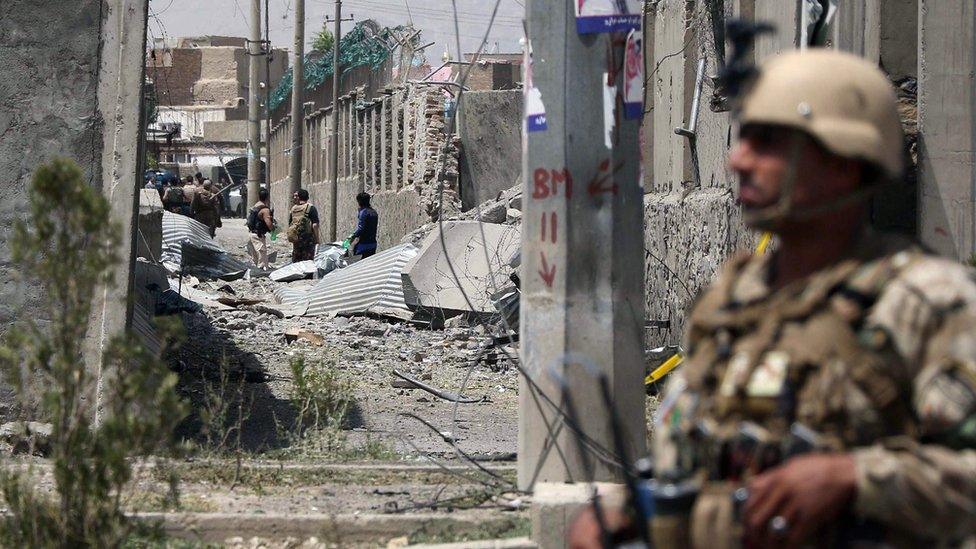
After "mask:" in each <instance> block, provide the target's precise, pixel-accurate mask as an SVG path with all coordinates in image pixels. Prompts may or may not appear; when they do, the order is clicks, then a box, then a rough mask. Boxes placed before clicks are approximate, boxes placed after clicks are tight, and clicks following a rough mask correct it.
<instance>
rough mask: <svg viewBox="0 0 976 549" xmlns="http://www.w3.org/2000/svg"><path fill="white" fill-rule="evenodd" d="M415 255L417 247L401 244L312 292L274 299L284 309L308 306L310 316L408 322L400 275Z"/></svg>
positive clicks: (287, 292) (285, 291) (283, 291)
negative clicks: (369, 317) (368, 314)
mask: <svg viewBox="0 0 976 549" xmlns="http://www.w3.org/2000/svg"><path fill="white" fill-rule="evenodd" d="M416 255H417V248H416V247H414V246H412V245H410V244H401V245H399V246H395V247H393V248H390V249H388V250H383V251H382V252H380V253H378V254H376V255H374V256H373V257H370V258H368V259H364V260H362V261H358V262H356V263H353V264H352V265H350V266H348V267H346V268H344V269H339V270H336V271H332V272H331V273H329V274H327V275H325V276H324V277H322V279H321V280H319V282H318V284H316V285H315V286H314V287H313V288H312V289H311V290H309V291H301V290H293V289H291V288H287V287H282V288H279V289H278V290H276V291H275V297H276V298H277V299H278V301H279V302H280V303H282V304H284V305H288V306H303V305H304V306H306V307H307V312H306V313H305V314H306V315H308V316H316V315H330V316H334V315H339V314H355V313H366V312H371V313H376V314H384V315H391V316H395V317H397V318H404V317H407V318H409V316H410V310H409V309H408V308H407V304H406V302H405V301H404V297H403V283H402V281H401V273H402V272H403V268H404V266H405V265H406V264H407V262H408V261H410V260H411V259H412V258H413V257H414V256H416Z"/></svg>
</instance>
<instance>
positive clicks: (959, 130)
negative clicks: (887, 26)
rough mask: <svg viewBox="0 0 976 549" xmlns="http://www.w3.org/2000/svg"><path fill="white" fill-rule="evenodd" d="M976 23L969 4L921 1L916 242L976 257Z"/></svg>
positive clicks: (960, 0) (964, 0)
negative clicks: (917, 238) (975, 191)
mask: <svg viewBox="0 0 976 549" xmlns="http://www.w3.org/2000/svg"><path fill="white" fill-rule="evenodd" d="M974 33H976V19H974V6H973V2H972V1H971V0H919V52H918V55H919V75H918V76H919V95H918V104H919V132H920V135H919V147H918V150H919V180H920V193H921V197H920V204H919V208H920V216H919V217H920V219H919V222H920V236H921V238H922V241H923V242H924V243H925V244H928V245H929V246H931V247H932V248H934V249H935V250H937V251H938V252H940V253H942V254H945V255H948V256H952V257H956V258H959V259H963V260H968V259H969V258H970V257H971V256H972V255H973V254H974V253H976V213H974V210H976V201H974V200H976V196H974V186H976V172H974V162H976V122H974V119H973V117H974V115H976V82H974V81H973V79H974V75H973V67H974V64H976V42H974Z"/></svg>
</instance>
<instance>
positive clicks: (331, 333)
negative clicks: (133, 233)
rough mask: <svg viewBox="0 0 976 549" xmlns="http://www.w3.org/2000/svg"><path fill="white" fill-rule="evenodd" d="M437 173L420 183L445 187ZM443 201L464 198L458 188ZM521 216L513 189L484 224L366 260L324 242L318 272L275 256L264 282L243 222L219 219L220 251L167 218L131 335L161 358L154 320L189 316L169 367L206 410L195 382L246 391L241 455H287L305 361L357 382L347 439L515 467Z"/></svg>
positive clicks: (469, 222) (315, 265) (147, 265)
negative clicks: (296, 368) (227, 383)
mask: <svg viewBox="0 0 976 549" xmlns="http://www.w3.org/2000/svg"><path fill="white" fill-rule="evenodd" d="M441 123H443V122H441ZM435 126H436V124H435ZM430 131H431V132H433V133H438V132H441V129H440V128H436V127H434V128H431V129H430ZM425 146H431V147H436V146H443V141H441V142H440V143H439V144H438V143H433V142H431V143H427V144H426V145H425ZM451 166H452V164H451V162H447V163H446V164H444V167H446V169H447V170H448V171H450V170H451V169H455V170H456V166H455V167H454V168H451ZM431 169H433V170H434V171H433V172H429V173H425V177H426V176H430V177H436V178H443V177H444V176H445V173H444V172H441V171H440V170H441V167H432V168H431ZM447 175H448V176H449V175H450V174H449V173H447ZM454 181H455V183H454V185H456V177H455V180H454ZM430 187H436V186H435V185H432V186H430ZM446 198H447V199H448V201H450V202H452V203H454V202H457V195H456V193H455V192H454V191H453V190H451V191H450V192H449V193H446ZM519 208H521V193H520V189H519V188H513V189H510V190H508V191H505V192H503V193H501V194H500V195H499V196H498V197H497V198H496V200H493V201H489V202H488V203H486V204H484V205H483V206H482V207H481V209H480V210H481V211H480V212H479V213H477V214H476V213H475V212H464V213H461V212H459V210H457V209H454V210H450V211H451V213H450V214H449V217H450V219H446V220H444V221H443V222H442V223H431V224H428V225H427V226H425V227H421V228H419V229H418V231H417V232H415V233H414V234H415V238H414V239H413V241H412V242H410V241H408V242H405V243H403V244H400V245H398V246H395V247H393V248H390V249H386V250H381V251H380V252H379V253H378V254H376V255H374V256H372V257H370V258H367V259H358V258H348V257H346V255H345V249H344V248H343V247H342V246H341V245H339V244H324V245H320V246H319V250H318V253H317V254H316V256H315V258H314V260H312V261H303V262H299V263H294V264H293V263H291V262H290V261H288V260H287V259H283V260H281V261H275V260H272V262H273V264H274V267H273V270H272V271H270V272H259V271H257V270H256V269H255V268H254V267H253V266H251V262H250V258H249V257H248V256H247V255H246V250H245V247H244V244H243V243H244V242H246V235H247V232H246V231H247V230H246V227H244V224H243V221H242V220H225V222H224V227H223V228H222V229H221V230H220V231H218V237H217V238H216V239H214V238H211V237H210V235H209V234H208V232H207V228H206V227H204V226H203V225H202V224H200V223H198V222H196V221H194V220H192V219H190V218H187V217H184V216H181V215H177V214H172V213H169V212H163V215H162V216H161V217H160V216H157V217H160V218H159V220H158V221H157V223H158V224H159V225H160V226H159V231H158V232H159V233H160V234H161V238H160V239H159V240H161V242H160V247H159V253H158V254H149V253H147V254H146V255H149V256H150V257H146V258H143V259H140V261H139V262H138V263H139V264H138V266H137V277H136V279H137V290H138V298H137V300H136V315H135V326H136V329H137V331H139V332H140V333H141V334H144V339H145V340H146V341H147V343H151V344H152V346H153V347H154V348H158V345H159V342H158V339H156V338H155V337H154V336H155V334H154V328H153V324H154V321H153V318H154V317H156V316H158V315H180V316H181V317H182V319H183V323H184V326H185V329H186V333H187V335H188V340H187V342H186V343H185V344H184V345H183V347H182V348H181V349H180V351H179V364H178V365H177V366H176V369H177V371H178V372H179V374H180V376H181V379H182V380H183V390H184V391H185V392H186V394H187V395H188V396H189V398H190V399H191V401H193V400H194V399H196V401H197V402H200V401H201V400H200V399H203V398H204V394H203V393H201V391H204V389H201V380H204V379H210V380H211V382H213V381H214V380H215V379H218V378H219V377H220V374H218V373H216V372H220V371H230V372H231V378H232V379H238V380H243V382H244V383H246V384H247V391H248V392H249V393H250V397H249V398H251V399H252V400H253V402H252V403H251V408H252V411H251V413H250V415H249V417H248V419H247V421H246V423H247V425H246V426H245V427H244V429H243V430H242V431H243V435H242V436H243V438H244V439H246V440H245V441H244V445H245V446H246V447H247V448H248V449H249V450H252V451H263V450H267V449H271V448H275V447H278V446H281V444H283V443H282V441H281V440H280V439H279V437H280V436H281V434H280V433H281V429H280V425H281V424H282V422H283V421H285V422H287V417H288V412H287V410H288V404H287V403H289V402H290V400H289V399H290V398H291V391H292V390H293V387H292V371H291V363H292V361H293V360H295V359H296V358H298V357H303V358H304V360H305V361H306V362H307V363H309V364H322V365H325V366H327V367H328V368H330V369H334V370H336V371H338V372H342V373H344V374H345V375H348V376H349V377H350V378H351V379H354V380H355V383H354V386H355V392H356V395H355V401H356V413H355V418H356V419H355V421H353V423H352V424H351V425H350V426H349V431H348V432H349V436H350V437H352V438H355V437H357V436H360V437H366V438H367V439H368V438H369V437H370V436H379V437H380V438H382V439H383V440H384V442H385V443H387V444H389V445H390V446H392V448H393V449H394V450H395V451H396V452H398V453H400V454H410V455H413V454H416V453H417V452H418V451H419V452H424V453H427V452H430V453H434V454H438V455H442V456H444V457H447V458H450V459H455V458H456V453H455V451H454V449H453V447H452V446H451V444H450V443H449V442H448V441H450V442H454V443H457V444H458V445H460V446H461V447H462V448H463V449H464V451H465V452H467V453H468V454H471V455H475V456H477V455H483V456H494V457H498V455H502V457H505V458H513V456H514V452H515V448H516V438H517V429H516V422H517V406H516V402H517V394H516V391H517V385H518V377H517V369H516V368H515V367H514V364H513V362H512V361H514V360H517V355H518V349H517V343H515V341H514V340H515V339H517V335H516V334H513V333H512V329H513V328H514V327H515V326H516V325H515V322H513V320H514V321H517V314H518V313H517V304H518V299H517V297H518V295H517V278H516V277H514V276H513V275H514V273H515V270H514V268H513V266H512V265H514V263H512V261H511V258H512V257H513V256H514V255H517V251H518V248H519V243H520V226H519V223H518V219H519V218H520V214H519V213H518V212H519ZM150 209H152V208H150ZM432 217H436V216H432ZM446 217H447V216H446ZM147 220H149V223H150V224H151V222H152V219H149V218H148V217H147ZM442 227H443V235H442V233H441V228H442ZM140 230H141V229H140ZM150 230H153V229H152V227H148V226H147V228H146V231H150ZM405 240H410V239H409V238H408V239H405ZM288 246H289V245H288V243H287V242H284V241H281V240H279V241H278V242H276V243H273V246H272V255H274V253H275V252H277V255H278V256H280V257H282V258H284V256H285V252H286V250H287V249H288ZM444 246H446V247H447V254H445V253H444ZM146 248H148V249H151V248H152V244H151V243H149V244H148V245H147V246H146ZM486 252H487V253H486ZM152 256H155V257H152ZM451 267H453V273H452V268H451ZM496 294H497V295H496ZM496 303H500V304H496ZM513 304H514V308H513ZM499 310H504V311H507V312H506V314H505V318H506V319H507V321H506V320H503V318H502V315H500V314H499ZM513 310H514V311H515V313H514V317H513V315H512V314H511V311H513ZM283 406H284V408H283ZM404 413H408V414H417V415H418V416H422V417H424V418H425V420H427V421H429V422H430V423H431V424H432V425H437V426H438V429H439V431H436V432H435V431H431V430H430V429H429V428H428V427H427V426H425V425H424V424H423V423H421V422H416V421H409V420H406V419H405V418H404V416H403V415H402V414H404Z"/></svg>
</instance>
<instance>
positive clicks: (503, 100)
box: [458, 90, 523, 210]
mask: <svg viewBox="0 0 976 549" xmlns="http://www.w3.org/2000/svg"><path fill="white" fill-rule="evenodd" d="M522 97H523V94H522V91H521V90H510V91H509V90H506V91H480V92H467V93H465V94H464V95H462V96H461V105H460V107H459V108H458V134H459V135H460V137H461V156H460V161H461V205H462V208H463V209H465V210H469V209H471V208H473V207H475V206H476V205H478V204H481V203H482V202H484V201H486V200H490V199H493V198H495V197H496V196H498V193H500V192H502V191H504V190H506V189H509V188H511V187H512V186H513V185H515V184H516V182H517V181H518V179H519V177H521V175H522Z"/></svg>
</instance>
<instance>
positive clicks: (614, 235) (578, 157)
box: [518, 0, 646, 489]
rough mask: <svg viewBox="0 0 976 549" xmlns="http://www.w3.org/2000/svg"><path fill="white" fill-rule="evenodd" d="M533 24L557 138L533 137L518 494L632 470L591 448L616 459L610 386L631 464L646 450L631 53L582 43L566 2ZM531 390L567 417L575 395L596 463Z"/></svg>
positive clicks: (589, 40) (526, 175) (551, 2)
mask: <svg viewBox="0 0 976 549" xmlns="http://www.w3.org/2000/svg"><path fill="white" fill-rule="evenodd" d="M526 13H527V16H528V38H529V45H530V47H531V50H532V52H533V59H534V65H533V67H532V70H533V73H534V74H533V76H534V85H535V87H536V88H538V90H539V91H540V93H541V98H542V102H543V104H544V105H545V114H546V116H545V119H546V123H547V129H545V130H542V131H532V132H529V131H527V132H524V134H523V135H524V139H526V147H527V148H526V149H525V150H526V151H527V154H526V155H525V157H524V159H523V181H524V182H525V187H524V194H523V195H524V197H525V203H526V209H525V216H524V221H523V224H522V266H521V277H522V317H521V322H520V324H521V341H522V349H521V358H522V364H523V365H524V368H525V370H526V373H527V375H528V379H526V378H525V377H523V378H522V379H521V380H520V388H519V435H518V441H519V448H518V455H519V461H518V482H519V486H520V488H523V489H529V488H531V487H533V486H535V484H536V483H537V482H559V483H562V482H565V481H574V482H581V481H583V482H585V481H590V480H597V481H615V480H617V481H619V480H620V479H621V478H622V477H621V474H620V470H619V469H618V468H617V467H613V466H610V465H607V464H606V463H605V461H602V460H599V459H596V458H594V457H593V456H592V452H591V448H590V447H591V446H595V445H599V446H601V447H603V448H605V449H607V450H609V451H610V452H612V453H614V454H616V453H617V452H616V448H615V446H616V445H615V443H614V440H613V432H612V430H611V428H610V410H609V409H608V407H607V406H606V404H605V402H604V398H603V396H602V393H601V391H600V383H599V379H598V376H597V374H602V375H604V376H606V380H607V384H608V387H609V393H610V399H611V400H612V402H613V405H614V406H615V408H616V410H617V414H618V415H619V417H620V418H621V422H620V426H621V427H622V429H623V432H624V437H623V443H624V446H625V452H626V455H625V456H623V461H624V462H625V463H627V464H628V465H630V464H632V463H633V460H634V459H635V458H636V457H639V456H641V455H643V454H644V452H645V443H644V438H645V435H644V432H645V429H646V427H645V421H644V386H643V383H642V378H643V376H644V360H643V348H642V347H643V342H642V340H643V326H644V293H643V272H644V268H643V267H644V259H643V229H642V228H643V217H642V214H643V209H642V208H643V206H642V204H643V193H642V190H641V187H640V182H639V180H638V177H639V176H638V174H639V168H640V167H639V158H640V153H639V149H638V141H637V135H638V129H639V126H640V121H639V120H626V119H625V117H624V113H623V107H622V104H621V101H620V98H621V97H622V95H623V89H624V84H623V80H624V74H625V71H624V46H623V44H622V43H620V42H618V41H614V42H611V40H612V39H617V38H619V36H620V35H619V34H615V35H610V34H595V35H586V36H581V35H579V34H577V31H576V21H575V14H574V10H573V3H572V2H566V1H565V0H529V2H528V6H527V8H526ZM608 52H611V54H608ZM608 74H609V76H608ZM608 79H612V83H613V88H611V89H608V86H607V82H608ZM526 85H527V86H528V82H527V83H526ZM529 380H531V381H532V382H534V384H535V385H537V386H538V387H539V389H540V390H541V391H542V392H543V393H544V394H545V395H546V396H547V397H548V398H549V399H550V400H551V401H552V402H554V403H556V404H557V405H561V407H562V409H563V410H564V411H566V410H568V408H567V407H566V406H565V404H564V398H563V397H564V395H565V394H568V395H570V397H571V399H572V403H573V408H575V410H576V411H577V412H578V416H579V417H578V418H576V419H578V422H579V426H580V429H581V431H582V432H583V433H585V434H586V436H587V437H589V439H590V441H588V442H592V444H589V445H587V446H586V450H585V453H587V454H590V456H589V457H588V458H586V457H584V456H582V455H581V453H583V451H581V448H580V446H579V445H578V444H577V442H578V441H577V440H576V438H575V437H576V434H575V431H574V430H573V429H571V428H570V427H568V426H567V425H566V423H567V419H566V417H564V416H561V415H559V414H558V413H557V412H555V411H554V410H553V409H552V407H551V406H549V405H547V403H546V402H545V399H544V398H543V397H541V396H538V395H536V394H534V393H533V390H532V387H533V384H532V383H530V382H529ZM554 445H555V446H554ZM604 457H606V454H604ZM584 459H587V461H588V463H587V461H583V460H584ZM564 460H565V464H564V463H563V461H564Z"/></svg>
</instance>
